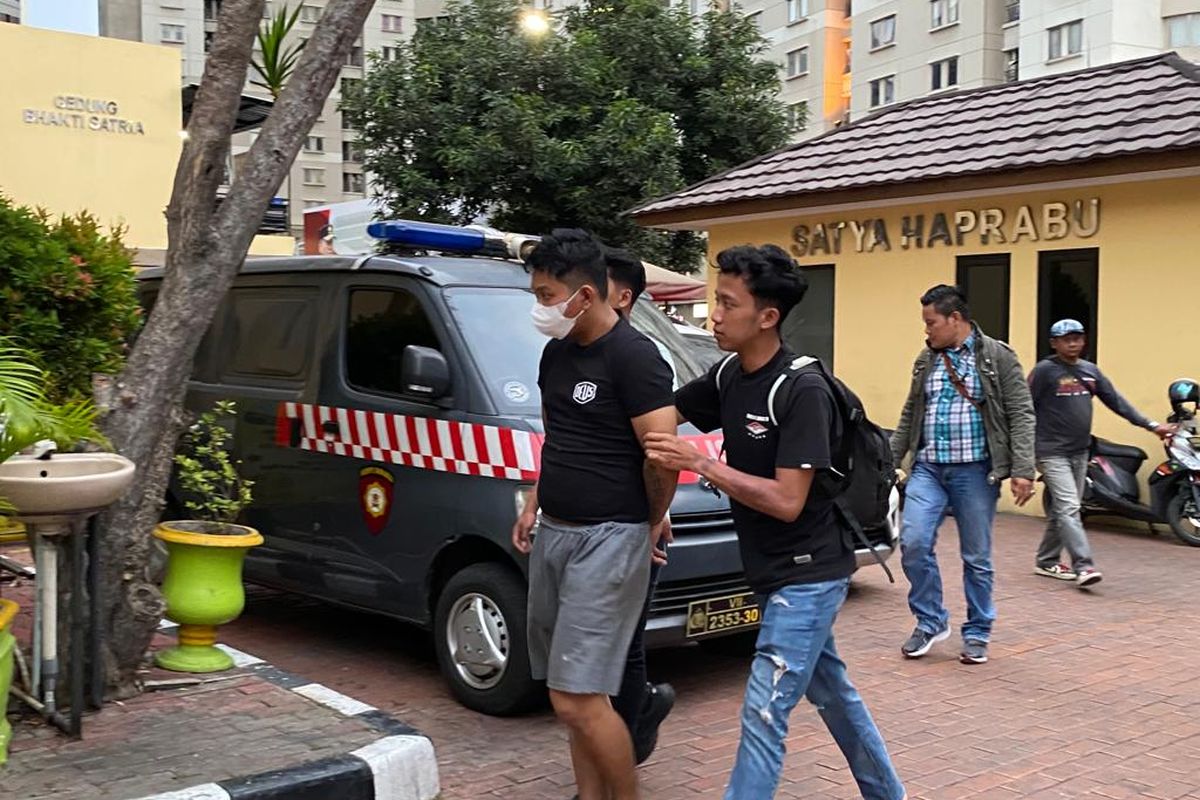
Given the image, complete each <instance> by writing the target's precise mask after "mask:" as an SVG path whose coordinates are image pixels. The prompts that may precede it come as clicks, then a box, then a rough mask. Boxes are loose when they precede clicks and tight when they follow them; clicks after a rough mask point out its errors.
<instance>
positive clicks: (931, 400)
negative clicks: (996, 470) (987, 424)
mask: <svg viewBox="0 0 1200 800" xmlns="http://www.w3.org/2000/svg"><path fill="white" fill-rule="evenodd" d="M946 353H947V355H949V356H950V363H951V364H953V365H954V371H955V372H957V373H958V376H959V377H960V378H961V379H962V382H963V385H964V386H966V387H967V390H968V391H969V392H970V393H971V397H973V398H975V399H976V400H983V381H982V379H981V378H980V377H979V370H978V369H976V366H975V334H974V333H972V334H971V335H970V336H968V337H967V339H966V341H964V342H963V343H962V344H961V345H960V346H958V347H956V348H954V349H952V350H947V351H946ZM987 457H988V449H987V432H986V431H985V430H984V427H983V415H982V414H981V413H979V411H978V410H977V409H976V408H975V406H973V405H971V404H970V403H969V402H967V399H966V398H965V397H963V396H962V395H961V394H959V393H958V390H957V389H955V388H954V384H953V383H952V382H951V381H950V375H949V373H947V371H946V364H945V362H943V361H942V357H941V354H940V353H939V354H938V355H937V357H936V358H935V359H934V362H933V367H932V369H930V370H929V374H928V375H927V376H926V377H925V424H924V428H923V434H922V437H921V449H920V450H919V451H918V452H917V460H918V461H927V462H929V463H932V464H968V463H971V462H975V461H985V460H987Z"/></svg>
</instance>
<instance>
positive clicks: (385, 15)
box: [100, 0, 415, 238]
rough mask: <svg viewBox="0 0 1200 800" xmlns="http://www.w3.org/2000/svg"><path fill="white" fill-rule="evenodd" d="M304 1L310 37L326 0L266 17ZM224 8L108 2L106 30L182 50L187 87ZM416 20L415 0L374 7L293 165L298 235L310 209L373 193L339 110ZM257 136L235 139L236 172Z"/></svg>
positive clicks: (272, 2)
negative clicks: (372, 56)
mask: <svg viewBox="0 0 1200 800" xmlns="http://www.w3.org/2000/svg"><path fill="white" fill-rule="evenodd" d="M297 2H299V4H300V17H299V20H298V21H297V23H296V26H295V27H294V28H293V29H292V35H293V36H294V37H296V39H297V40H299V41H303V40H306V39H307V38H308V37H309V36H311V35H312V31H313V30H314V28H315V26H316V25H317V23H318V22H319V21H320V18H321V14H322V13H323V11H324V9H325V4H326V0H287V2H284V0H268V2H266V3H265V5H264V10H263V16H264V19H266V18H269V17H271V16H272V15H273V14H274V13H276V11H277V10H278V9H279V8H280V7H282V6H284V5H286V6H287V7H288V8H295V7H296V3H297ZM220 7H221V0H100V35H101V36H111V37H115V38H120V39H130V40H134V41H142V42H150V43H155V44H162V45H166V46H170V47H175V48H178V50H179V54H180V82H181V85H183V86H187V85H189V84H198V83H199V82H200V79H201V77H202V76H203V74H204V62H205V59H206V57H207V53H208V49H209V47H210V46H211V43H212V37H213V36H214V35H215V33H216V26H217V22H216V20H217V15H218V13H219V12H220ZM414 20H415V17H414V0H377V2H376V3H375V6H374V8H372V10H371V13H370V15H369V16H368V18H367V21H366V23H365V24H364V25H363V30H362V35H361V36H360V37H359V39H358V41H356V42H355V43H354V47H353V48H352V49H351V51H350V54H349V55H348V56H347V58H346V63H345V64H344V65H343V66H342V73H341V77H340V79H339V81H338V83H337V84H335V85H334V88H333V91H331V92H330V94H329V97H328V98H326V100H325V105H324V108H323V110H322V112H321V116H320V117H319V118H318V120H317V122H316V124H315V125H314V126H313V128H312V130H311V131H309V134H308V136H307V137H306V139H305V143H304V146H303V147H302V149H301V151H300V153H299V154H298V155H297V157H296V160H295V161H294V162H293V164H292V168H291V172H290V178H291V179H290V186H289V181H285V182H284V184H283V185H282V186H281V187H280V189H279V192H278V196H279V197H281V198H283V199H284V200H286V201H287V202H286V205H287V209H288V221H289V228H290V232H291V233H292V234H293V235H294V236H296V237H297V238H299V237H300V236H301V235H302V234H303V229H304V209H305V208H311V207H313V206H319V205H325V204H328V203H337V202H342V201H344V200H357V199H362V198H363V197H367V196H369V194H370V178H369V176H368V175H366V174H365V173H364V171H363V166H362V156H361V152H360V150H359V148H358V146H357V144H356V141H357V134H356V133H355V132H354V131H353V130H352V129H351V128H349V127H348V123H347V122H345V121H344V119H343V117H342V114H341V112H340V111H339V110H338V108H339V105H340V104H341V99H342V92H343V91H344V90H345V89H346V88H348V86H349V85H350V82H352V81H357V80H362V78H363V75H364V70H366V69H368V68H369V59H368V56H367V54H368V53H371V52H378V53H379V54H380V56H381V57H382V58H385V59H388V58H394V57H395V54H396V48H397V46H398V45H399V43H400V42H402V41H403V40H405V39H406V38H407V37H408V36H410V35H411V33H412V29H413V26H414ZM256 53H257V46H256ZM250 78H251V80H249V81H248V82H247V84H246V88H245V93H246V94H248V95H251V96H256V97H262V98H268V99H269V97H270V95H269V93H268V92H267V91H266V90H265V89H264V88H262V87H260V86H255V85H254V84H253V79H254V78H255V75H254V74H253V73H251V76H250ZM255 135H256V134H255V133H254V132H253V131H251V132H247V133H241V134H236V135H235V136H234V137H233V142H232V158H231V168H232V170H233V172H236V170H237V167H238V164H239V163H240V161H241V159H242V157H244V155H245V153H246V152H247V151H248V150H249V149H250V146H251V144H253V142H254V137H255Z"/></svg>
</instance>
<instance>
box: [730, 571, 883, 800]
mask: <svg viewBox="0 0 1200 800" xmlns="http://www.w3.org/2000/svg"><path fill="white" fill-rule="evenodd" d="M849 585H850V579H849V578H841V579H839V580H834V581H825V582H823V583H806V584H793V585H791V586H785V587H783V588H782V589H780V590H778V591H777V592H775V593H774V594H772V595H771V596H770V597H768V598H767V601H766V605H765V607H764V609H763V617H762V628H761V629H760V630H759V633H758V644H757V647H756V649H757V652H756V653H755V654H754V663H753V664H752V665H751V667H750V680H749V681H748V682H747V684H746V699H745V701H744V702H743V704H742V739H741V743H740V744H739V745H738V752H737V761H736V762H735V763H734V765H733V774H732V775H731V776H730V778H729V788H728V789H726V790H725V800H769V798H771V797H774V796H775V789H776V787H777V786H778V784H779V773H780V771H781V770H782V769H783V756H784V752H785V747H784V740H785V739H786V738H787V733H788V715H789V714H791V713H792V709H793V708H794V707H795V706H796V703H797V702H799V701H800V697H801V696H804V697H807V698H808V701H809V702H810V703H812V704H813V705H814V706H816V707H817V711H818V712H819V713H820V715H821V718H822V719H823V720H824V721H825V726H826V727H827V728H829V732H830V733H831V734H833V738H834V740H835V741H836V742H837V744H838V747H840V748H841V750H842V754H843V755H844V756H845V757H846V761H848V762H849V763H850V771H851V772H852V773H853V774H854V779H855V780H856V781H857V782H858V788H859V791H861V792H862V796H863V798H865V800H900V798H901V797H903V796H904V787H903V786H902V785H901V784H900V778H899V777H897V775H896V770H895V769H894V768H893V767H892V762H891V759H890V758H889V757H888V753H887V748H886V747H885V746H884V744H883V737H882V736H880V735H879V729H878V728H876V727H875V722H874V721H873V720H872V719H871V714H870V712H869V711H867V706H866V704H864V703H863V701H862V698H861V697H859V696H858V691H857V690H856V689H855V688H854V685H853V684H852V683H850V678H849V677H848V676H847V675H846V665H845V663H844V662H843V661H842V660H841V659H840V658H839V657H838V654H837V650H836V648H835V647H834V644H833V621H834V619H836V618H837V612H838V609H840V608H841V607H842V601H843V600H845V599H846V589H847V587H848V586H849Z"/></svg>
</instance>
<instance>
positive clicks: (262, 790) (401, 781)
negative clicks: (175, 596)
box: [137, 620, 440, 800]
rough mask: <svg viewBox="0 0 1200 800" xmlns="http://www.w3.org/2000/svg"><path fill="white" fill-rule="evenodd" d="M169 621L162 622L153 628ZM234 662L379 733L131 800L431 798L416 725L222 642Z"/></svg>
mask: <svg viewBox="0 0 1200 800" xmlns="http://www.w3.org/2000/svg"><path fill="white" fill-rule="evenodd" d="M175 627H176V625H175V624H174V623H172V622H169V621H166V620H164V621H163V622H162V623H161V624H160V625H159V628H160V629H161V630H164V631H165V630H171V629H173V628H175ZM217 646H218V647H220V648H221V649H222V650H224V651H225V652H227V653H229V655H230V656H232V657H233V661H234V665H235V666H237V667H242V668H245V669H247V671H248V673H249V674H252V675H255V676H257V677H260V678H262V679H263V680H266V681H268V682H270V683H273V684H275V685H276V686H280V687H282V688H285V689H288V690H289V691H292V692H295V693H296V694H298V695H300V696H302V697H304V698H306V699H308V700H311V701H313V702H316V703H320V704H321V705H323V706H325V707H326V708H331V709H333V710H334V711H337V712H338V713H339V714H343V715H344V716H347V717H350V718H352V719H357V720H360V721H362V722H364V723H366V724H367V725H369V726H370V727H371V728H373V729H375V730H376V731H379V732H380V733H381V734H383V736H382V737H380V738H379V739H377V740H376V741H374V742H372V743H371V744H368V745H366V746H365V747H360V748H359V749H357V750H355V751H353V752H351V753H346V754H344V755H339V756H331V757H329V758H322V759H318V760H316V761H306V762H304V763H301V764H296V765H294V766H290V767H285V768H283V769H277V770H269V771H267V772H260V773H257V774H255V775H246V776H243V777H239V778H230V779H228V780H223V781H217V782H216V783H203V784H200V785H198V786H189V787H188V788H186V789H176V790H174V791H170V792H163V793H159V794H151V795H144V796H142V797H139V798H137V800H285V798H286V800H325V799H326V798H332V797H336V798H338V800H434V798H436V797H437V794H438V792H439V791H440V787H439V783H438V769H437V760H436V759H435V758H434V753H433V743H432V742H431V741H429V739H428V738H427V737H425V736H422V735H421V734H420V733H418V732H417V730H416V729H415V728H413V727H411V726H409V725H406V724H405V723H403V722H401V721H400V720H398V719H396V718H394V717H392V716H390V715H388V714H387V713H385V712H383V711H380V710H379V709H377V708H375V707H374V706H370V705H367V704H366V703H363V702H360V701H358V700H355V699H354V698H353V697H348V696H346V695H344V694H342V693H341V692H337V691H334V690H333V689H330V688H329V687H328V686H323V685H321V684H319V683H313V682H311V681H306V680H304V679H303V678H300V677H298V676H296V675H293V674H291V673H289V672H285V671H284V670H281V669H278V668H276V667H274V666H272V665H270V664H268V663H267V662H265V661H263V660H262V659H261V658H258V657H256V656H252V655H250V654H249V653H243V652H242V651H240V650H237V649H235V648H232V647H228V646H226V645H217Z"/></svg>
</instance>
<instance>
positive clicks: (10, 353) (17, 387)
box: [0, 337, 105, 512]
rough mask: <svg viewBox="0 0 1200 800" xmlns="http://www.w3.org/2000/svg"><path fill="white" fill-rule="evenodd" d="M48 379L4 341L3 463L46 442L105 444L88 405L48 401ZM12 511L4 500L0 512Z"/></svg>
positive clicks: (0, 360)
mask: <svg viewBox="0 0 1200 800" xmlns="http://www.w3.org/2000/svg"><path fill="white" fill-rule="evenodd" d="M45 383H46V382H45V376H44V374H43V372H42V370H41V368H39V367H38V366H37V365H36V364H34V362H33V356H32V354H31V353H30V352H29V351H28V350H26V349H24V348H21V347H18V346H17V345H16V344H14V343H13V341H12V340H11V339H8V338H4V337H0V462H3V461H7V460H8V459H9V458H11V457H12V456H14V455H16V454H17V453H19V452H20V451H22V450H24V449H25V448H26V447H29V446H30V445H31V444H34V443H35V442H38V441H41V440H42V439H52V440H54V442H56V443H57V444H58V446H59V447H64V448H65V447H69V446H71V445H74V444H76V443H78V442H80V441H92V442H98V443H105V440H104V437H103V436H102V435H101V434H100V432H99V431H98V430H96V408H95V406H93V405H92V404H91V403H90V402H88V401H75V402H71V403H67V404H65V405H54V404H53V403H50V402H49V401H48V400H46V395H45ZM6 511H7V512H11V511H12V508H11V506H9V505H8V504H7V503H6V502H5V501H4V499H3V498H0V512H6Z"/></svg>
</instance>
